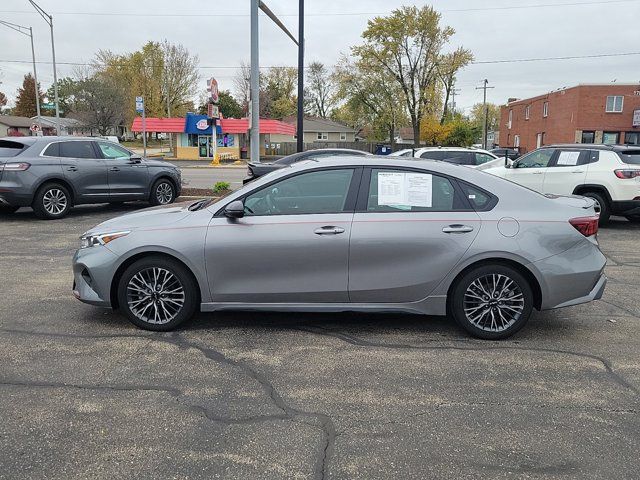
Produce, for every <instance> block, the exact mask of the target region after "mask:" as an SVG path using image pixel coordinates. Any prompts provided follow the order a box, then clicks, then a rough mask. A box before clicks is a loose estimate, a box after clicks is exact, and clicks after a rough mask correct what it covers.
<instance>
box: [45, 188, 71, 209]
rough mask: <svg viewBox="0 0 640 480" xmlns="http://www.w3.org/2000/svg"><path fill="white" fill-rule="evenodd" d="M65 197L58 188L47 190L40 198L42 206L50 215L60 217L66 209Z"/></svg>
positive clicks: (66, 201)
mask: <svg viewBox="0 0 640 480" xmlns="http://www.w3.org/2000/svg"><path fill="white" fill-rule="evenodd" d="M67 204H68V200H67V195H66V194H65V193H64V192H63V191H62V190H60V189H59V188H51V189H49V190H47V191H46V192H45V194H44V196H43V197H42V206H43V207H44V209H45V210H46V212H47V213H48V214H50V215H60V214H61V213H62V212H64V211H65V210H66V208H67Z"/></svg>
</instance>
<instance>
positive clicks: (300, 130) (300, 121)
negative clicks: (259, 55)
mask: <svg viewBox="0 0 640 480" xmlns="http://www.w3.org/2000/svg"><path fill="white" fill-rule="evenodd" d="M296 132H297V134H298V136H297V137H296V140H297V142H296V150H297V151H298V152H301V151H302V150H304V0H300V3H299V5H298V118H297V125H296Z"/></svg>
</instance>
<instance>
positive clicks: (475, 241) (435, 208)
mask: <svg viewBox="0 0 640 480" xmlns="http://www.w3.org/2000/svg"><path fill="white" fill-rule="evenodd" d="M597 231H598V217H597V216H596V214H595V211H594V207H593V201H592V200H591V199H587V198H584V197H571V196H558V195H548V196H544V195H542V194H539V193H537V192H534V191H532V190H528V189H526V188H524V187H521V186H519V185H516V184H514V183H512V182H509V181H506V180H503V179H501V178H498V177H495V176H493V175H487V174H486V173H483V172H480V171H477V170H473V169H470V168H467V167H464V166H460V165H453V164H448V163H444V162H437V161H431V160H418V159H412V160H411V159H406V160H405V159H402V158H398V157H396V158H392V159H389V158H387V157H375V156H369V157H366V158H365V157H355V156H354V157H348V156H347V157H340V158H334V159H325V160H324V161H322V162H317V161H305V162H299V163H296V164H295V165H293V166H290V167H286V168H281V169H278V170H277V171H274V172H271V173H269V174H267V175H265V176H263V177H261V178H259V179H257V180H256V181H255V182H252V183H250V184H248V185H245V186H244V187H243V188H241V189H240V190H238V191H236V192H233V193H231V194H230V195H228V196H227V197H225V198H222V199H220V200H218V201H216V202H213V201H211V200H201V201H198V202H195V203H191V204H182V205H180V204H178V205H172V206H165V207H156V208H152V209H148V210H142V211H138V212H136V213H131V214H128V215H124V216H121V217H118V218H115V219H113V220H109V221H106V222H104V223H102V224H100V225H98V226H96V227H94V228H93V229H91V230H90V231H88V232H86V233H85V234H84V235H82V237H81V247H80V249H79V250H78V251H77V252H76V254H75V256H74V258H73V272H74V285H73V293H74V295H75V296H76V297H77V298H78V299H79V300H81V301H83V302H86V303H90V304H93V305H98V306H103V307H112V308H115V309H119V310H120V311H121V312H122V313H123V314H124V315H125V316H126V317H127V318H128V319H129V320H130V321H131V322H133V323H134V324H135V325H137V326H138V327H141V328H144V329H149V330H160V331H166V330H171V329H173V328H175V327H177V326H178V325H179V324H181V323H182V322H184V321H185V320H187V319H189V318H190V317H191V316H192V315H194V313H195V312H196V311H197V310H201V311H205V312H211V311H217V310H278V311H323V312H335V311H364V312H411V313H417V314H424V315H448V316H450V317H452V318H453V319H455V321H457V322H458V324H459V325H460V326H461V327H463V328H464V329H466V330H467V331H468V332H469V333H470V334H472V335H474V336H477V337H480V338H485V339H499V338H505V337H507V336H509V335H512V334H513V333H515V332H517V331H518V330H519V329H521V328H522V327H523V326H524V324H525V323H526V322H527V320H528V319H529V317H530V316H531V313H532V311H533V309H534V308H535V309H538V310H548V309H553V308H559V307H566V306H569V305H576V304H579V303H585V302H589V301H592V300H595V299H599V298H600V297H601V296H602V293H603V290H604V288H605V283H606V277H605V275H604V273H603V270H604V265H605V258H604V256H603V255H602V253H601V252H600V250H599V248H598V243H597V238H596V233H597Z"/></svg>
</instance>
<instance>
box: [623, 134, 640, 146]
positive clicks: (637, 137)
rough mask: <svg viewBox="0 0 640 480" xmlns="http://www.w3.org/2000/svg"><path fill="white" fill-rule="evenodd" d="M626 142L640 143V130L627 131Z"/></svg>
mask: <svg viewBox="0 0 640 480" xmlns="http://www.w3.org/2000/svg"><path fill="white" fill-rule="evenodd" d="M624 143H625V144H626V145H640V132H626V133H625V134H624Z"/></svg>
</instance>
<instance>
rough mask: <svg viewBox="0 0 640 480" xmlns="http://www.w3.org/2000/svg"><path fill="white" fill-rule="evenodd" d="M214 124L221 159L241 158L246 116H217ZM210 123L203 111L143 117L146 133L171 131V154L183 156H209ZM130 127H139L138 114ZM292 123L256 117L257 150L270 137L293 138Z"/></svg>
mask: <svg viewBox="0 0 640 480" xmlns="http://www.w3.org/2000/svg"><path fill="white" fill-rule="evenodd" d="M215 123H216V125H215V128H216V143H217V148H216V152H217V154H218V156H219V157H220V158H221V159H223V160H237V159H240V158H242V157H243V156H244V155H245V153H246V152H247V150H248V145H249V142H248V131H249V119H247V118H220V119H217V120H216V121H215ZM213 128H214V127H213V126H212V125H210V124H209V122H207V116H206V115H196V114H192V113H188V114H187V115H186V117H184V118H182V117H180V118H153V117H151V118H146V119H145V130H146V131H147V132H150V133H167V134H169V133H170V134H172V138H173V145H172V150H173V151H174V152H175V157H176V158H178V159H183V160H208V161H211V160H212V159H213ZM131 130H132V131H133V132H136V133H141V132H142V131H143V125H142V118H141V117H136V118H135V119H134V121H133V125H132V127H131ZM295 133H296V127H295V125H290V124H288V123H285V122H282V121H279V120H273V119H267V118H264V119H263V118H261V119H260V153H261V155H264V153H265V146H266V145H269V143H270V142H271V137H272V136H273V137H277V138H279V139H280V138H288V139H291V140H294V135H295Z"/></svg>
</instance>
